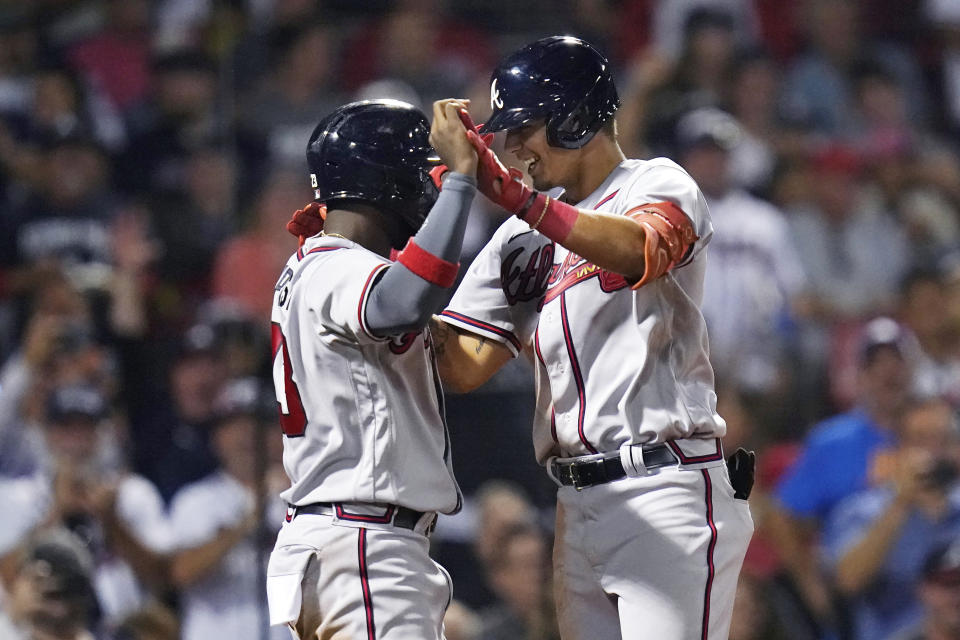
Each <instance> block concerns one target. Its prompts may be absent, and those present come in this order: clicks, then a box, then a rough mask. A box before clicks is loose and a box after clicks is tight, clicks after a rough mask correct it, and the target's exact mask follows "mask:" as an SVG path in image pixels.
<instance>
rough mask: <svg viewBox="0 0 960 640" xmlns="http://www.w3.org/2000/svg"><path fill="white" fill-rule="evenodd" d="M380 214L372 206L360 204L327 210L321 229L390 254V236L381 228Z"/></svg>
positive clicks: (385, 254) (381, 252)
mask: <svg viewBox="0 0 960 640" xmlns="http://www.w3.org/2000/svg"><path fill="white" fill-rule="evenodd" d="M382 222H383V221H382V216H381V215H380V214H379V213H378V212H377V210H376V209H374V208H373V207H368V206H365V205H362V204H357V205H355V206H351V208H350V209H334V210H332V211H329V212H327V219H326V220H325V221H324V224H323V230H324V231H325V232H326V233H327V235H334V234H336V235H338V236H342V237H344V238H346V239H348V240H351V241H353V242H356V243H357V244H359V245H360V246H362V247H364V248H365V249H368V250H370V251H373V252H374V253H377V254H379V255H381V256H384V257H388V256H389V255H390V248H391V245H390V237H389V236H388V235H387V232H386V230H384V228H383V223H382Z"/></svg>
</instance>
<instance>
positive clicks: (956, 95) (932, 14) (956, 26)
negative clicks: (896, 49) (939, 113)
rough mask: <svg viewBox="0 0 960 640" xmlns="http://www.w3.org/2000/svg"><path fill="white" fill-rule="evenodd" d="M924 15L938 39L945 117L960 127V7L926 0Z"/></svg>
mask: <svg viewBox="0 0 960 640" xmlns="http://www.w3.org/2000/svg"><path fill="white" fill-rule="evenodd" d="M925 10H926V14H927V19H928V20H929V23H930V25H931V26H932V27H933V29H934V31H935V33H936V35H938V36H939V40H940V43H941V51H940V55H941V58H940V82H941V84H942V89H941V91H942V96H943V105H942V106H941V109H942V110H943V115H944V119H945V121H946V122H947V123H949V126H951V127H953V130H954V131H957V130H960V8H958V6H957V3H956V2H953V0H928V2H926V3H925Z"/></svg>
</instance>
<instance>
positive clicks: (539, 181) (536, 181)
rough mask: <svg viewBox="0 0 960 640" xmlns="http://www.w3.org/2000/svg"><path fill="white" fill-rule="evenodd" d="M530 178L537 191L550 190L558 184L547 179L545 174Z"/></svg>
mask: <svg viewBox="0 0 960 640" xmlns="http://www.w3.org/2000/svg"><path fill="white" fill-rule="evenodd" d="M530 180H531V182H533V188H534V189H536V190H537V191H549V190H550V189H553V188H554V187H556V186H557V185H556V183H554V182H553V181H552V180H547V179H546V178H544V177H543V176H530Z"/></svg>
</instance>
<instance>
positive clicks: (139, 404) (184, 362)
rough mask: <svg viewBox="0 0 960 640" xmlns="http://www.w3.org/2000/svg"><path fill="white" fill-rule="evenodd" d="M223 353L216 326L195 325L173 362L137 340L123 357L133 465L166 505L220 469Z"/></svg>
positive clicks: (186, 333) (180, 345) (176, 347)
mask: <svg viewBox="0 0 960 640" xmlns="http://www.w3.org/2000/svg"><path fill="white" fill-rule="evenodd" d="M220 348H221V344H220V340H219V336H218V334H217V331H216V329H215V327H213V326H212V325H209V324H196V325H194V326H192V327H190V328H189V329H188V330H187V331H186V332H184V334H183V335H182V336H181V337H180V339H179V341H178V342H177V344H176V345H175V346H174V351H173V353H172V355H171V356H170V358H171V359H169V360H159V361H158V359H157V354H156V353H153V352H151V351H149V349H145V348H144V347H143V345H142V344H141V343H137V342H136V341H133V340H131V341H128V342H127V343H126V345H125V347H124V350H123V352H122V356H121V363H122V367H123V370H124V374H123V376H122V379H123V381H124V384H125V389H124V399H125V400H126V403H127V410H128V415H129V419H130V427H131V433H132V438H131V440H132V444H133V448H134V451H133V458H134V465H135V468H136V469H137V470H139V471H140V472H142V473H143V474H144V475H145V476H147V477H148V478H150V479H151V480H152V481H153V482H155V483H156V485H157V488H158V489H159V490H160V493H161V495H162V496H163V498H164V500H165V501H167V502H169V500H170V499H171V498H172V497H173V494H175V493H176V492H177V490H179V489H180V488H181V487H183V486H184V485H185V484H187V483H189V482H193V481H195V480H199V479H200V478H202V477H204V476H205V475H207V474H208V473H210V472H211V471H213V470H214V469H215V468H216V466H217V461H216V458H215V457H214V455H213V452H212V451H211V448H210V435H209V431H210V425H211V422H212V419H213V416H214V400H215V399H216V397H217V393H218V392H219V390H220V387H221V386H222V384H223V382H224V379H225V367H224V362H223V358H222V357H221V349H220Z"/></svg>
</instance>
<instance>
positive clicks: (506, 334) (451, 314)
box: [440, 310, 522, 351]
mask: <svg viewBox="0 0 960 640" xmlns="http://www.w3.org/2000/svg"><path fill="white" fill-rule="evenodd" d="M440 315H441V316H444V317H446V318H450V319H452V320H456V321H457V322H462V323H463V324H466V325H470V326H471V327H476V328H477V329H482V330H484V331H488V332H490V333H493V334H495V335H498V336H500V337H502V338H505V339H506V340H508V341H509V342H510V344H512V345H513V346H514V347H515V348H516V350H517V351H522V345H521V344H520V339H519V338H517V336H516V335H514V334H513V332H512V331H507V330H506V329H501V328H500V327H498V326H496V325H493V324H490V323H489V322H484V321H483V320H478V319H476V318H471V317H470V316H465V315H463V314H462V313H458V312H456V311H450V310H446V311H443V312H442V313H441V314H440Z"/></svg>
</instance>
